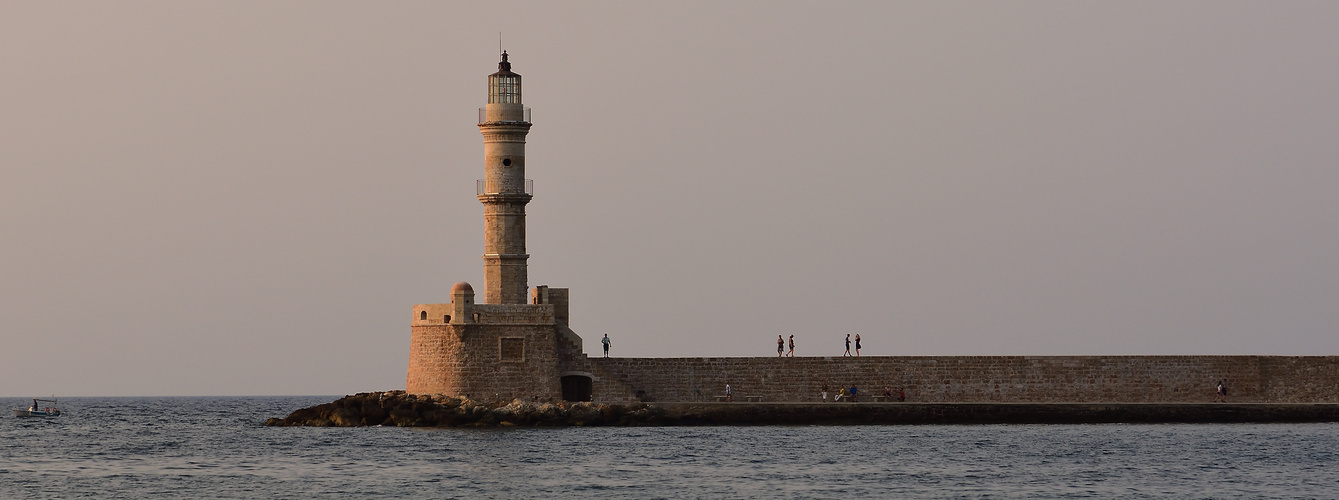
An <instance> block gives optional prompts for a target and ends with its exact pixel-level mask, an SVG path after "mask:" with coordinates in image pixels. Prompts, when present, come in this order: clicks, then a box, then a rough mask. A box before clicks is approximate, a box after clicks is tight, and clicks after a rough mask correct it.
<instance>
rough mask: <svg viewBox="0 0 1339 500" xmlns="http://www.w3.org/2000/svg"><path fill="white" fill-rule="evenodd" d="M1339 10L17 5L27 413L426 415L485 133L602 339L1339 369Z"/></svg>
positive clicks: (12, 131)
mask: <svg viewBox="0 0 1339 500" xmlns="http://www.w3.org/2000/svg"><path fill="white" fill-rule="evenodd" d="M1336 26H1339V3H1336V2H1223V1H1208V2H1167V1H1149V2H1134V1H1123V2H1075V1H1056V2H1018V1H1011V2H940V1H932V2H915V3H905V2H889V1H880V2H868V3H846V2H804V3H784V2H715V1H712V2H662V3H652V2H609V3H578V2H523V3H506V2H486V3H482V2H477V3H471V4H463V3H459V4H458V3H440V2H331V1H318V2H271V1H257V2H242V1H228V2H172V1H165V2H131V1H120V2H11V1H0V159H2V161H3V164H0V396H15V397H23V396H43V395H51V394H55V395H58V396H114V395H126V396H136V395H140V396H156V395H271V394H331V395H337V394H351V393H354V392H359V391H371V390H387V389H403V388H404V383H405V370H406V363H407V359H408V355H409V323H410V321H411V319H412V318H411V308H412V306H413V305H414V304H420V303H439V302H448V301H449V293H448V292H449V290H450V287H451V285H452V284H453V283H455V282H457V281H468V282H471V283H473V284H474V285H475V288H476V289H477V290H479V291H480V292H481V293H482V286H483V261H482V259H481V254H482V253H483V208H482V205H480V203H479V202H478V200H477V199H475V192H474V188H475V186H474V180H475V179H478V178H481V177H482V176H483V139H482V137H481V136H480V134H479V131H478V128H477V127H476V125H475V123H476V111H475V109H476V108H478V107H481V106H483V105H484V103H485V102H486V98H487V88H486V77H487V75H488V74H489V73H492V72H494V71H496V68H497V49H498V33H499V32H502V38H503V46H504V47H505V48H506V50H507V51H508V52H509V53H510V54H511V61H512V62H513V64H514V66H513V69H514V70H515V71H516V72H518V73H520V74H521V75H523V77H524V100H525V104H526V105H527V106H530V107H531V108H533V110H534V111H533V122H534V127H533V128H532V129H531V132H530V135H529V142H528V147H527V151H526V153H527V157H526V168H527V172H526V173H527V175H526V176H527V177H529V178H532V179H534V182H535V198H534V200H533V201H532V202H531V203H530V205H529V207H528V214H529V215H528V221H527V224H528V226H527V228H528V241H527V243H528V248H529V251H530V254H531V258H530V268H529V272H530V280H531V281H530V284H531V286H534V285H540V284H547V285H550V286H555V287H569V288H571V298H572V305H571V315H572V325H571V326H572V327H573V329H575V330H576V331H577V333H579V334H580V335H582V336H583V337H584V338H585V339H586V347H587V350H588V352H591V353H594V352H595V351H596V350H597V349H598V348H599V344H598V338H599V337H600V336H602V335H603V334H606V333H607V334H609V337H610V338H611V339H612V340H613V354H614V355H615V356H648V357H673V356H770V355H773V352H774V350H773V347H774V346H775V343H774V341H775V338H776V336H777V335H787V336H789V335H792V334H793V335H795V336H796V341H797V344H798V349H797V352H798V354H800V355H805V356H809V355H840V353H841V351H842V339H843V337H844V335H845V334H846V333H860V334H861V336H862V338H863V339H864V344H865V350H864V354H866V355H1025V354H1030V355H1069V354H1081V355H1104V354H1109V355H1120V354H1272V355H1335V354H1339V262H1337V261H1336V259H1337V258H1339V201H1337V200H1339V195H1337V194H1336V193H1339V140H1337V139H1339V91H1336V89H1339V57H1336V56H1335V54H1336V52H1337V51H1339V29H1336Z"/></svg>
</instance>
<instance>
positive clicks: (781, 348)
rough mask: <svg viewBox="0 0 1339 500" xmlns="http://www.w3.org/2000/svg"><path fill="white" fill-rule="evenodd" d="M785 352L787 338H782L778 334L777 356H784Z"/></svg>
mask: <svg viewBox="0 0 1339 500" xmlns="http://www.w3.org/2000/svg"><path fill="white" fill-rule="evenodd" d="M785 353H786V339H783V338H781V336H780V335H777V336H776V357H778V358H779V357H781V356H784V355H785Z"/></svg>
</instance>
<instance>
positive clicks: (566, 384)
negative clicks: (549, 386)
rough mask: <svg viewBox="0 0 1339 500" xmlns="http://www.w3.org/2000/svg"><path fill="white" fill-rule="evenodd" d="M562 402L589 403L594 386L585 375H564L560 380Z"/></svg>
mask: <svg viewBox="0 0 1339 500" xmlns="http://www.w3.org/2000/svg"><path fill="white" fill-rule="evenodd" d="M562 385H563V401H573V402H575V401H590V400H591V391H592V388H593V386H594V384H593V382H592V381H591V379H590V377H588V376H585V375H564V376H563V378H562Z"/></svg>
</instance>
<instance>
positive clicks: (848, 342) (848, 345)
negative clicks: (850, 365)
mask: <svg viewBox="0 0 1339 500" xmlns="http://www.w3.org/2000/svg"><path fill="white" fill-rule="evenodd" d="M850 355H851V334H849V333H848V334H846V353H845V354H842V357H846V356H850Z"/></svg>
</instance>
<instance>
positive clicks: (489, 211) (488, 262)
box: [476, 51, 534, 304]
mask: <svg viewBox="0 0 1339 500" xmlns="http://www.w3.org/2000/svg"><path fill="white" fill-rule="evenodd" d="M497 67H498V71H497V73H493V74H491V75H488V104H487V105H486V106H485V107H483V108H481V109H479V131H480V132H481V133H483V136H484V178H483V179H480V180H479V181H478V182H477V183H476V191H477V194H478V196H479V202H481V203H483V205H484V256H483V257H484V300H483V302H482V303H484V304H525V303H526V299H527V297H526V295H527V291H528V290H529V285H528V284H527V282H526V261H527V260H529V258H530V255H529V254H527V253H526V250H525V205H526V204H527V203H530V198H531V196H532V193H533V191H534V189H533V181H530V180H529V179H526V178H525V136H526V134H528V133H529V132H530V108H527V107H525V105H524V104H522V103H521V75H518V74H516V73H513V72H512V71H511V63H510V62H508V61H507V53H506V52H505V51H504V52H502V61H501V62H499V63H498V65H497Z"/></svg>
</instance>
